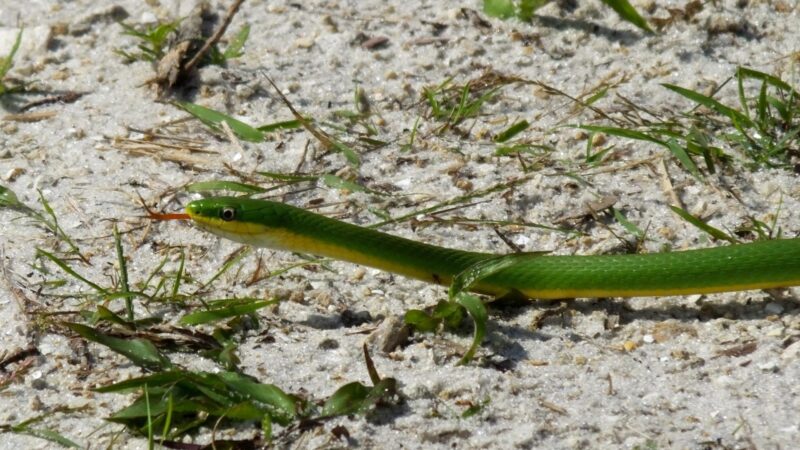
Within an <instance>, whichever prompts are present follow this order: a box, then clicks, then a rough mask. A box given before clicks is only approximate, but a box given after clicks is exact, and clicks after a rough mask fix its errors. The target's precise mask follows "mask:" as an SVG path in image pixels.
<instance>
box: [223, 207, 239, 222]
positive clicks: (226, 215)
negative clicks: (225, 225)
mask: <svg viewBox="0 0 800 450" xmlns="http://www.w3.org/2000/svg"><path fill="white" fill-rule="evenodd" d="M219 217H220V218H221V219H222V220H224V221H226V222H230V221H231V220H233V219H235V218H236V210H235V209H233V208H231V207H230V206H226V207H225V208H222V210H221V211H220V212H219Z"/></svg>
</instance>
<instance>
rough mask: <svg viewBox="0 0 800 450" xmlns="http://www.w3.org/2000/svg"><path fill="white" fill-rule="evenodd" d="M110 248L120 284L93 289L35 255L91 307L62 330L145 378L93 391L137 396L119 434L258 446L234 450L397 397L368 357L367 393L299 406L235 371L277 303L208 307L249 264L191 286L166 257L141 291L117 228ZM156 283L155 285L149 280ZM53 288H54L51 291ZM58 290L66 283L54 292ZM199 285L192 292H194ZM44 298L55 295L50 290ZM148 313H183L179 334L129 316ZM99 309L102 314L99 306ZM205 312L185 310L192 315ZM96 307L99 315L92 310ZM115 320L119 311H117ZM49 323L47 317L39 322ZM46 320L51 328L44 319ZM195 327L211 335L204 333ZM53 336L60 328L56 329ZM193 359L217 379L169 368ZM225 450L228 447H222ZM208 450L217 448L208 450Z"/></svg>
mask: <svg viewBox="0 0 800 450" xmlns="http://www.w3.org/2000/svg"><path fill="white" fill-rule="evenodd" d="M220 186H221V187H223V188H231V187H233V188H237V189H240V190H241V189H244V190H246V191H247V190H250V189H251V188H252V186H248V185H245V184H243V183H234V184H232V185H231V184H224V183H222V184H220V183H217V184H215V185H213V186H211V187H217V188H218V187H220ZM0 201H2V202H3V203H2V205H4V206H9V205H10V206H13V207H15V208H22V207H24V205H22V206H20V205H21V204H20V203H19V202H18V201H17V200H16V195H14V194H13V192H11V191H9V190H8V189H5V188H3V190H0ZM113 238H114V247H115V252H116V256H117V260H118V262H119V264H118V267H117V268H116V270H117V274H116V276H112V277H111V279H113V280H117V281H116V282H115V283H113V284H112V285H106V284H104V282H96V281H92V280H91V279H90V277H87V276H84V275H81V274H80V270H79V269H77V268H75V267H73V265H72V263H71V262H70V261H68V260H65V259H62V258H60V257H59V256H56V255H55V254H54V253H52V252H49V251H45V250H42V249H39V251H38V255H39V257H41V258H43V259H44V260H45V261H47V262H50V263H52V264H54V265H55V266H56V267H58V268H59V269H60V270H61V271H63V272H64V273H65V274H66V275H67V276H68V277H71V278H73V279H75V280H76V281H78V282H79V283H82V284H85V285H87V286H89V287H90V288H91V292H89V293H88V294H69V296H71V297H84V298H85V299H86V300H87V302H85V303H84V304H86V305H89V306H88V307H84V308H83V309H81V310H80V311H79V313H78V314H77V315H76V320H74V321H69V322H63V323H61V324H60V325H61V326H62V327H63V328H62V329H64V330H69V331H71V332H72V333H75V334H77V335H79V336H80V337H82V338H83V339H86V340H87V341H91V342H95V343H97V344H99V345H102V346H105V347H107V348H108V349H109V350H111V351H113V352H115V353H117V354H119V355H122V356H123V357H125V358H126V359H127V360H129V361H130V362H131V363H133V364H134V365H136V366H139V367H141V368H142V370H144V371H145V372H147V374H146V375H144V376H142V377H139V378H135V379H132V380H127V381H123V382H119V383H114V384H112V385H109V386H105V387H102V388H99V389H97V391H98V392H107V393H110V392H135V393H138V394H139V395H138V396H137V397H136V399H135V400H134V401H133V402H132V403H131V404H130V405H129V406H127V407H125V408H123V409H121V410H119V411H117V412H115V413H114V414H113V415H111V417H109V418H108V420H109V421H112V422H115V423H120V424H123V425H125V426H126V427H127V428H128V430H130V431H131V432H133V433H135V434H140V435H142V436H146V437H147V439H148V440H149V441H150V442H151V444H154V443H156V442H159V443H160V444H161V445H167V446H169V445H171V444H172V443H175V442H178V441H182V440H183V439H184V437H185V436H187V435H190V434H192V433H194V432H196V431H197V430H198V429H199V428H200V427H204V426H205V427H219V426H221V425H226V424H227V425H232V426H233V425H235V426H238V427H247V426H248V424H251V425H252V426H255V427H256V430H257V431H258V433H256V434H257V437H256V438H255V439H253V440H250V441H247V442H245V441H241V442H239V443H238V444H234V446H236V445H239V444H241V445H255V444H259V445H263V444H265V443H268V442H270V441H271V440H272V439H273V430H272V429H273V424H278V425H281V426H283V427H285V430H284V433H285V434H290V433H293V432H294V431H296V430H300V429H301V425H302V424H307V423H322V422H324V421H326V420H329V419H331V418H333V417H337V416H340V415H352V414H366V413H369V412H370V411H372V410H373V409H374V408H375V407H376V406H378V405H380V404H382V403H386V402H389V401H390V400H391V399H392V398H394V397H395V396H396V394H397V382H396V380H395V379H394V378H391V377H381V376H379V375H378V372H377V370H376V369H375V366H374V363H373V361H372V359H371V358H370V356H369V353H368V352H367V350H366V348H364V358H365V362H366V366H367V373H368V375H369V378H370V380H371V383H370V384H364V383H361V382H351V383H347V384H345V385H343V386H341V387H339V389H337V390H336V391H335V392H334V393H333V394H332V395H331V396H330V397H328V398H325V399H322V400H321V401H312V400H311V399H307V398H305V396H300V395H295V394H290V393H287V392H285V391H283V390H282V389H281V388H279V387H277V386H275V385H273V384H269V383H265V382H262V381H260V380H258V379H256V378H253V377H251V376H249V375H247V374H245V373H243V372H242V371H241V370H240V368H239V364H240V361H239V357H238V356H237V352H238V343H239V339H238V337H237V336H238V334H239V333H240V331H242V330H245V329H250V328H253V327H257V326H258V322H259V317H258V316H257V315H256V312H257V311H258V310H260V309H262V308H264V307H267V306H269V305H274V304H276V303H277V300H275V299H270V300H265V299H257V298H227V299H213V300H207V299H205V298H204V297H206V296H207V295H208V294H207V292H208V291H209V288H210V287H211V285H212V284H213V283H215V282H217V280H219V279H220V276H221V275H222V274H223V273H225V272H226V271H228V270H230V269H231V268H232V267H234V266H235V265H236V263H237V262H238V261H240V260H241V258H242V257H243V256H244V255H246V254H247V252H246V251H237V252H235V253H234V254H233V255H231V257H229V258H228V260H227V261H225V262H224V263H223V264H222V266H221V267H220V269H219V270H218V271H217V273H215V274H213V275H212V276H211V278H210V279H209V280H207V281H198V280H195V279H194V278H193V277H192V276H190V275H189V274H187V273H186V271H185V269H184V263H183V252H181V258H180V260H179V261H178V265H179V267H178V269H177V270H176V271H174V272H173V273H171V274H169V273H162V269H163V267H164V266H165V264H166V262H167V257H165V258H164V260H162V261H161V263H159V264H158V265H157V267H155V268H154V269H153V270H152V271H151V272H150V274H149V275H148V276H147V277H146V280H145V281H144V282H136V281H135V280H134V279H132V278H131V277H130V274H129V273H128V266H129V265H130V264H129V263H128V262H127V261H126V256H125V253H124V249H123V247H124V246H123V243H122V241H121V239H120V232H118V231H117V230H116V227H115V228H114V233H113ZM159 275H160V276H161V281H158V282H156V283H153V280H154V279H156V278H157V277H158V276H159ZM53 285H55V283H53ZM58 285H63V283H58ZM191 285H195V286H196V288H195V290H194V292H187V291H191V289H190V286H191ZM42 295H43V296H48V295H54V294H53V293H52V292H50V291H49V290H45V291H43V292H42ZM135 298H139V299H141V300H143V301H145V302H148V303H150V304H153V303H161V304H172V305H175V306H180V307H183V308H186V309H189V310H188V311H186V312H184V314H183V315H182V318H181V319H180V320H179V321H178V322H177V324H175V325H169V324H166V323H164V319H163V316H161V315H153V316H141V315H140V314H141V312H142V311H146V309H144V308H141V309H137V310H134V308H133V299H135ZM121 299H124V300H125V306H124V309H122V311H120V308H119V307H116V308H115V307H114V306H113V305H114V303H113V302H114V301H115V300H121ZM97 301H102V304H97ZM193 304H195V305H201V306H200V308H199V309H196V310H191V309H190V308H189V307H190V305H193ZM91 305H95V306H91ZM115 310H116V311H115ZM42 315H43V317H49V314H48V313H46V312H45V313H42ZM48 320H49V319H48ZM198 327H212V328H213V331H211V332H210V333H208V332H206V331H205V330H204V329H200V328H198ZM56 329H58V327H56ZM174 351H178V352H191V353H194V354H197V355H198V356H200V357H205V358H209V359H210V360H212V361H214V362H215V363H216V364H217V365H218V366H219V370H217V371H215V372H213V373H211V372H198V371H192V370H189V369H186V368H184V367H181V366H179V365H178V364H176V363H175V362H173V361H172V360H171V358H170V353H171V352H174ZM29 425H30V424H29V423H23V424H20V425H18V426H14V427H12V428H10V429H9V431H11V432H17V433H26V434H32V435H34V436H38V437H42V438H44V439H49V440H51V441H53V442H58V443H60V444H62V445H71V444H70V443H71V442H72V441H70V440H69V439H67V438H65V437H63V436H60V435H58V434H57V433H54V432H51V431H48V430H38V429H33V428H31V427H30V426H29ZM218 443H219V444H220V445H223V444H224V445H227V444H226V443H225V442H218ZM212 445H213V444H212Z"/></svg>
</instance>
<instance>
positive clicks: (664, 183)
mask: <svg viewBox="0 0 800 450" xmlns="http://www.w3.org/2000/svg"><path fill="white" fill-rule="evenodd" d="M658 167H659V169H660V170H659V174H660V175H661V189H663V190H664V192H665V193H666V194H667V195H668V196H669V199H670V201H671V202H672V204H673V205H675V206H677V207H678V208H681V209H684V205H683V202H681V199H680V197H678V194H677V193H676V192H675V188H674V187H673V186H672V180H671V179H670V177H669V171H668V170H667V164H666V163H665V162H664V158H661V159H660V160H659V161H658Z"/></svg>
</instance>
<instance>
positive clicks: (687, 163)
mask: <svg viewBox="0 0 800 450" xmlns="http://www.w3.org/2000/svg"><path fill="white" fill-rule="evenodd" d="M667 148H668V149H669V151H670V152H671V153H672V155H673V156H674V157H675V158H676V159H677V160H678V162H680V163H681V165H682V166H683V167H684V168H685V169H686V170H687V171H689V173H690V174H692V176H693V177H694V178H695V179H696V180H697V181H703V174H701V173H700V170H699V169H698V168H697V165H696V164H695V163H694V160H692V157H691V156H689V154H688V153H686V150H685V149H684V148H683V147H681V146H680V145H678V141H676V140H675V139H673V138H670V139H669V140H668V141H667Z"/></svg>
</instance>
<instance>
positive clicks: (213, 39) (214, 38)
mask: <svg viewBox="0 0 800 450" xmlns="http://www.w3.org/2000/svg"><path fill="white" fill-rule="evenodd" d="M242 3H244V0H236V1H234V2H233V4H232V5H231V7H230V8H228V12H227V13H225V19H224V20H223V21H222V25H220V27H219V28H217V30H216V31H215V32H214V34H212V35H211V36H210V37H209V38H208V39H206V41H205V42H204V43H203V46H202V47H200V50H198V51H197V53H195V54H194V56H193V57H192V59H190V60H189V62H187V63H186V64H185V65H184V66H183V72H184V73H188V72H189V71H191V70H192V69H193V68H194V66H196V65H197V64H198V63H199V62H200V59H201V58H202V57H203V56H205V54H206V53H208V51H209V50H210V49H211V47H212V46H213V45H214V44H216V43H217V42H218V41H219V40H220V39H221V38H222V36H223V35H224V34H225V30H227V29H228V25H230V24H231V21H232V20H233V16H235V15H236V12H237V11H238V10H239V7H240V6H242Z"/></svg>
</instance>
